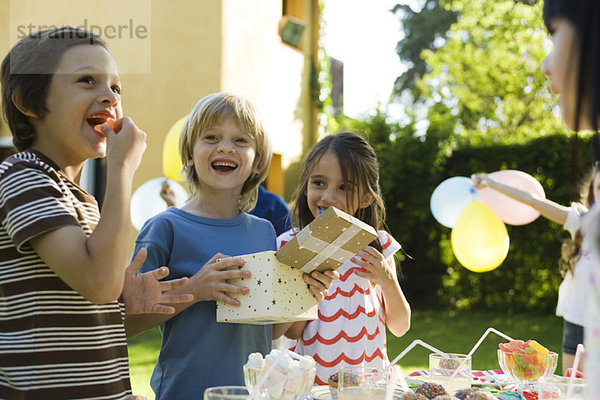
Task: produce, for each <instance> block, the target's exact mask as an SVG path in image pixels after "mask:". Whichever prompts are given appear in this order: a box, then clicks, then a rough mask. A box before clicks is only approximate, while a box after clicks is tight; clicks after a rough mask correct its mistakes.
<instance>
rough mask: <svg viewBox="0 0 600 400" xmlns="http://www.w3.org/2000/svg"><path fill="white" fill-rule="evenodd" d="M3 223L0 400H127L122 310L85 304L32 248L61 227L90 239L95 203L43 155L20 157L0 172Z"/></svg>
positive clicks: (0, 246)
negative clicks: (77, 230)
mask: <svg viewBox="0 0 600 400" xmlns="http://www.w3.org/2000/svg"><path fill="white" fill-rule="evenodd" d="M0 218H1V220H2V225H1V226H0V398H2V399H25V398H26V399H84V398H85V399H123V398H125V397H127V396H128V395H130V394H131V385H130V381H129V364H128V361H127V342H126V339H125V329H124V325H123V320H124V312H125V309H124V305H123V304H122V303H121V302H117V301H114V302H111V303H108V304H102V305H97V304H94V303H91V302H89V301H88V300H86V299H85V298H84V297H82V296H81V295H80V294H79V293H77V292H76V291H74V290H73V289H71V288H70V287H69V286H68V285H67V284H66V283H65V282H63V281H62V280H61V279H60V278H59V277H58V275H56V274H55V273H54V271H53V270H52V269H50V268H49V267H48V266H47V265H46V264H45V263H44V261H42V259H41V258H40V257H39V256H38V255H37V253H35V251H34V250H33V248H32V247H31V246H30V244H29V240H30V239H31V238H34V237H36V236H38V235H40V234H42V233H45V232H48V231H51V230H53V229H57V228H60V227H61V226H66V225H76V226H77V225H79V226H81V228H82V229H83V231H84V232H85V233H86V234H87V235H90V234H91V233H92V232H93V230H94V229H95V227H96V225H97V224H98V220H99V218H100V214H99V211H98V204H97V203H96V201H95V199H94V198H93V197H92V196H90V195H89V194H88V193H86V192H85V191H84V190H83V189H81V188H80V187H79V186H77V185H76V184H75V183H73V182H71V181H70V180H69V179H67V178H66V177H65V176H64V175H63V174H62V173H61V172H60V171H59V167H57V166H56V164H55V163H54V162H52V160H50V159H49V158H48V157H46V156H45V155H43V154H41V153H40V152H35V151H32V152H23V153H19V154H16V155H13V156H11V157H9V158H8V159H6V160H5V161H4V162H3V163H2V164H0ZM68 249H69V243H65V244H64V248H57V249H56V251H68ZM84 271H85V268H84V266H82V273H84Z"/></svg>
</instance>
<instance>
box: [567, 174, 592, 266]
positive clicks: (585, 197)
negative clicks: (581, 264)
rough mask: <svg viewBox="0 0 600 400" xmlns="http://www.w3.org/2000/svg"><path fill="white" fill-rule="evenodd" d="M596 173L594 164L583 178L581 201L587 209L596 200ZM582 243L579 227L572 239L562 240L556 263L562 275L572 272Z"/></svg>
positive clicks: (579, 255) (579, 254)
mask: <svg viewBox="0 0 600 400" xmlns="http://www.w3.org/2000/svg"><path fill="white" fill-rule="evenodd" d="M598 173H599V170H598V167H597V166H595V167H594V168H593V169H592V171H591V172H590V173H589V174H588V176H587V177H586V179H584V180H583V185H582V189H581V202H582V203H583V205H584V206H585V207H586V208H587V209H588V210H589V209H590V207H591V206H592V205H593V204H594V203H595V202H596V200H597V199H596V196H595V195H594V185H595V184H596V177H597V176H598ZM582 243H583V235H582V233H581V230H579V229H578V230H577V231H575V235H574V236H573V238H572V239H566V240H564V241H563V244H562V247H561V259H560V260H559V263H558V265H559V269H560V273H561V275H562V276H563V277H564V276H565V275H566V274H567V273H569V272H571V273H573V269H574V268H575V264H577V261H579V257H581V244H582Z"/></svg>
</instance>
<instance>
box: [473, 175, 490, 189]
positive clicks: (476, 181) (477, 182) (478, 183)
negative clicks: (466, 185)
mask: <svg viewBox="0 0 600 400" xmlns="http://www.w3.org/2000/svg"><path fill="white" fill-rule="evenodd" d="M471 182H473V186H475V189H481V188H483V187H485V186H487V185H488V176H487V174H473V175H471Z"/></svg>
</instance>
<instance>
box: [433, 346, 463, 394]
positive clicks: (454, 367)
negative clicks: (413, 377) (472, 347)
mask: <svg viewBox="0 0 600 400" xmlns="http://www.w3.org/2000/svg"><path fill="white" fill-rule="evenodd" d="M429 381H430V382H432V383H438V384H440V385H442V386H443V387H444V389H446V392H448V393H449V394H452V393H454V392H455V391H457V390H460V389H468V388H470V387H471V356H468V355H466V354H456V353H448V354H447V355H446V356H443V355H440V354H437V353H432V354H430V355H429Z"/></svg>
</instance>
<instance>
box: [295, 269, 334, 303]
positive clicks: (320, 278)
mask: <svg viewBox="0 0 600 400" xmlns="http://www.w3.org/2000/svg"><path fill="white" fill-rule="evenodd" d="M303 277H304V281H305V282H306V283H308V285H309V289H310V291H311V292H312V294H313V295H314V296H315V298H316V299H317V300H318V301H322V300H323V299H324V298H325V296H327V292H328V290H329V288H330V287H331V282H333V281H334V280H336V279H339V278H340V274H339V273H338V272H337V271H333V270H327V271H323V272H322V273H321V272H319V271H313V272H311V273H310V275H309V274H304V275H303Z"/></svg>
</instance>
